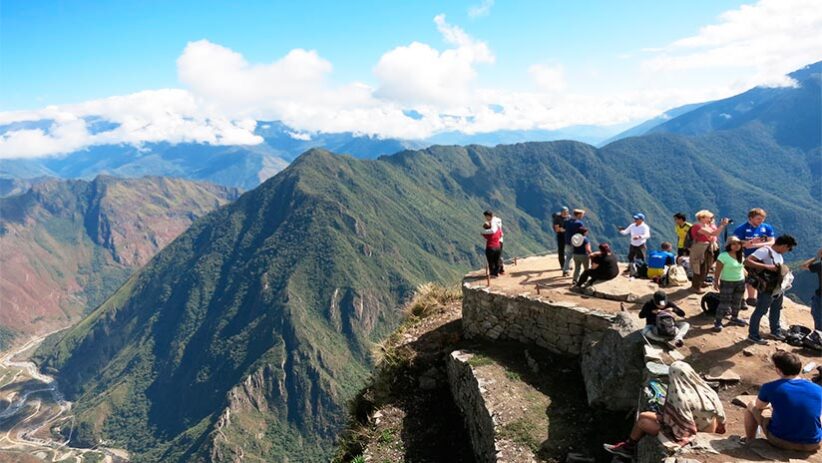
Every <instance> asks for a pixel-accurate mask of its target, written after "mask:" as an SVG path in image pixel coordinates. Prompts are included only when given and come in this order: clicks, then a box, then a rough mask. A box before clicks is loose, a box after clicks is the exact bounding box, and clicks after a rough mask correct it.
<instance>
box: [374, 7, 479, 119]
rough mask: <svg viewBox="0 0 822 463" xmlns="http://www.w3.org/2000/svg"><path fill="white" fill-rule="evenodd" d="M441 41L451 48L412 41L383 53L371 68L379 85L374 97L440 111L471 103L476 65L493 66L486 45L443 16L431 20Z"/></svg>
mask: <svg viewBox="0 0 822 463" xmlns="http://www.w3.org/2000/svg"><path fill="white" fill-rule="evenodd" d="M434 22H435V24H436V25H437V29H438V30H439V32H440V34H442V36H443V39H444V40H445V41H446V42H447V43H449V44H450V45H453V46H454V48H449V49H447V50H444V51H439V50H437V49H435V48H433V47H431V46H430V45H426V44H423V43H419V42H413V43H411V44H410V45H407V46H401V47H397V48H394V49H393V50H390V51H389V52H387V53H385V54H384V55H383V56H382V57H381V58H380V60H379V62H378V63H377V66H376V67H375V68H374V75H375V76H376V77H377V79H378V80H379V82H380V85H379V88H378V89H377V92H376V94H375V95H376V96H377V97H379V98H383V99H387V100H391V101H394V102H398V103H401V104H407V105H432V106H437V107H441V108H443V109H446V108H450V107H453V106H454V105H460V104H466V103H468V102H469V101H470V99H471V96H472V94H473V91H474V89H473V88H472V85H473V82H474V80H475V79H476V76H477V71H476V68H475V65H476V64H481V63H486V64H488V63H493V62H494V59H495V58H494V54H493V53H492V52H491V49H490V48H489V47H488V45H487V44H486V43H485V42H482V41H478V40H475V39H473V38H472V37H470V36H469V35H468V34H467V33H466V32H465V31H464V30H462V29H461V28H459V27H457V26H453V25H451V24H448V23H447V22H446V21H445V16H444V15H438V16H436V17H435V18H434Z"/></svg>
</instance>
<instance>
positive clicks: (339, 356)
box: [36, 63, 822, 462]
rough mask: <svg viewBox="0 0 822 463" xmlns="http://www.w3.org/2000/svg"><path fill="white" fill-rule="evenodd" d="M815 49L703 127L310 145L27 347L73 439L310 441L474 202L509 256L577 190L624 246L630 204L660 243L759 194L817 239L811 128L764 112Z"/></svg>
mask: <svg viewBox="0 0 822 463" xmlns="http://www.w3.org/2000/svg"><path fill="white" fill-rule="evenodd" d="M819 68H820V63H817V64H815V65H813V66H811V67H809V68H806V69H805V70H803V71H806V72H802V71H800V74H798V76H799V77H800V78H801V79H802V80H798V86H797V87H796V88H782V89H772V90H773V92H776V93H775V94H771V93H772V92H770V91H769V92H766V93H762V92H754V93H753V94H752V95H749V97H756V98H759V97H762V98H767V100H768V102H767V104H754V105H752V106H751V108H752V109H750V110H747V111H744V112H740V113H734V114H736V116H738V119H740V120H742V119H744V120H743V121H741V122H738V123H735V124H733V125H725V126H713V125H712V126H711V127H710V128H709V129H706V130H704V131H703V132H704V133H689V131H691V132H693V131H695V130H696V129H693V127H695V126H694V124H696V122H693V123H687V121H685V120H680V119H681V118H683V117H688V116H691V117H690V118H689V120H694V121H700V120H702V121H704V120H705V118H706V117H707V118H709V119H710V115H711V114H715V113H716V114H719V113H717V111H720V110H724V109H723V108H725V106H726V105H729V103H728V100H721V101H718V102H713V103H709V104H705V105H703V106H701V107H699V108H696V109H694V110H692V111H690V112H686V113H685V114H682V115H680V116H678V117H675V118H673V119H671V120H669V121H667V122H665V123H663V124H661V125H659V126H657V127H656V129H660V130H656V129H653V130H652V132H653V133H649V134H646V135H643V136H638V137H628V138H624V139H622V140H618V141H615V142H613V143H610V144H608V145H606V146H604V147H602V148H599V149H598V148H595V147H594V146H591V145H587V144H584V143H580V142H572V141H558V142H543V143H519V144H513V145H500V146H496V147H494V148H490V147H485V146H476V145H471V146H466V147H461V146H434V147H430V148H427V149H424V150H406V151H402V152H399V153H397V154H394V155H391V156H382V157H379V158H378V159H376V160H362V159H355V158H353V157H350V156H343V155H333V154H331V153H329V152H328V151H325V150H320V149H312V150H310V151H308V152H307V153H305V154H303V155H301V156H300V157H298V158H297V159H296V160H294V162H292V163H291V164H290V165H289V166H288V167H286V168H285V169H284V170H283V171H281V172H279V173H278V174H276V175H275V176H273V177H272V178H270V179H268V180H267V181H265V182H264V183H263V184H262V185H260V186H259V187H257V188H255V189H254V190H252V191H249V192H247V193H245V194H244V195H243V196H241V197H240V198H239V199H238V200H237V201H235V202H234V203H232V204H230V205H227V206H224V207H222V208H220V209H217V210H216V211H214V212H212V213H210V214H208V215H207V216H205V217H203V218H201V219H199V220H197V221H195V222H194V224H193V225H192V226H191V227H190V228H189V229H188V230H187V231H186V232H185V233H183V234H182V235H180V236H179V237H178V238H177V239H176V240H175V241H174V242H173V243H171V244H170V245H168V246H167V247H166V248H165V249H163V250H162V251H161V252H159V253H158V254H157V255H156V256H155V258H154V259H152V260H151V262H150V263H149V264H148V265H146V266H144V267H143V268H142V269H140V270H139V271H138V272H137V273H136V274H134V275H133V276H132V277H131V278H129V280H128V281H127V282H126V283H125V284H124V285H123V286H121V287H120V288H119V289H118V290H117V291H116V292H115V293H114V294H113V295H112V296H111V297H109V298H108V299H107V300H106V301H105V302H104V303H103V304H102V305H100V306H99V307H98V308H97V309H95V310H94V311H93V312H92V313H91V314H89V316H88V317H86V318H85V319H84V320H83V321H82V322H80V323H79V324H77V325H76V326H75V327H73V328H71V329H70V330H67V331H66V332H64V333H61V334H59V335H56V336H54V337H52V338H50V339H49V340H48V342H47V343H45V344H44V345H43V346H42V347H41V348H40V349H39V350H38V352H37V354H36V360H37V361H38V363H39V364H40V365H42V366H43V367H44V368H45V369H46V370H47V371H49V372H56V373H57V374H58V376H57V377H58V381H59V384H60V386H61V388H62V389H63V391H64V392H65V394H66V396H67V397H68V398H69V399H71V400H74V401H76V405H75V408H74V412H75V413H76V418H77V420H78V423H79V428H78V429H79V430H80V432H78V433H76V434H75V435H74V436H73V442H74V443H75V444H78V445H94V444H96V443H99V442H100V441H101V440H105V441H106V442H107V443H109V445H112V444H113V445H115V446H123V447H125V448H127V449H129V450H130V451H131V452H133V453H134V455H135V457H136V459H137V461H164V462H165V461H168V462H176V461H180V462H182V461H233V460H235V459H237V458H240V456H242V458H247V459H260V460H263V461H279V460H286V459H287V460H290V461H318V460H321V459H325V458H327V456H328V455H329V452H330V448H331V445H332V443H333V439H334V436H335V434H336V432H337V431H338V430H339V429H340V426H341V424H342V420H343V419H344V418H343V416H344V414H343V413H342V410H343V408H344V406H345V403H346V402H347V400H348V399H349V398H350V397H351V396H352V395H353V394H354V392H355V391H356V389H357V388H358V387H359V386H361V385H362V382H363V381H364V378H365V377H366V375H367V371H368V368H369V365H370V357H369V349H370V346H371V343H372V342H373V341H375V340H377V339H379V338H380V337H381V336H383V335H384V334H385V333H387V332H388V331H389V330H390V329H391V328H393V327H394V326H396V324H397V323H398V321H399V313H398V311H397V307H398V304H400V303H401V302H402V301H403V300H405V299H406V298H407V297H408V296H409V295H410V293H411V292H412V291H413V289H414V288H415V287H416V286H417V285H418V284H420V283H423V282H427V281H436V282H443V283H454V282H456V281H457V279H458V278H459V275H460V274H462V273H463V272H464V271H465V270H467V269H469V268H471V267H478V266H481V265H482V261H483V258H482V245H481V243H480V241H481V239H480V237H479V233H478V230H479V226H478V225H479V224H480V223H481V211H483V210H484V209H486V208H489V207H490V208H492V209H494V210H495V211H496V212H497V213H498V214H499V215H500V216H501V217H502V218H503V220H504V224H505V230H506V240H505V246H506V251H507V253H508V254H509V255H526V254H531V253H535V252H545V251H547V250H549V249H551V248H552V246H553V244H552V243H553V236H552V233H551V232H550V231H549V230H550V228H549V227H550V218H551V213H552V212H554V211H556V210H557V209H558V208H559V206H561V205H568V206H570V207H582V208H585V209H587V210H588V211H589V214H588V216H587V219H586V220H587V223H588V224H589V228H590V229H591V235H592V238H593V240H594V242H600V241H604V240H607V241H610V242H612V243H613V244H614V246H615V247H616V249H617V250H619V251H621V252H622V251H624V250H625V249H626V248H627V240H626V239H625V238H624V237H620V236H619V235H617V233H616V225H627V224H628V223H629V222H630V217H631V215H632V214H633V213H634V212H636V211H642V212H644V213H645V214H646V215H647V217H648V222H649V224H650V225H651V227H652V232H653V233H654V239H653V241H652V242H651V245H657V244H658V243H659V241H661V240H662V239H667V240H671V239H673V237H674V234H673V228H672V223H671V215H672V214H673V213H674V212H676V211H686V212H689V213H693V212H694V211H696V210H699V209H703V208H707V209H711V210H713V211H715V212H717V213H718V214H719V215H720V216H730V217H733V218H735V219H736V220H737V222H741V221H743V220H745V212H746V211H747V210H748V209H749V208H751V207H754V206H758V207H764V208H765V209H766V210H768V213H769V216H768V221H769V222H770V223H772V224H773V225H774V226H775V227H776V228H777V233H782V232H786V231H788V232H791V233H792V234H794V235H795V236H797V238H798V239H799V241H800V250H807V254H811V253H812V252H813V251H814V250H815V249H816V245H815V243H819V242H820V240H822V231H820V227H818V223H815V221H813V220H808V217H809V213H811V214H812V216H815V217H818V216H819V212H820V211H822V198H820V195H819V191H820V189H819V186H820V183H819V182H820V176H821V175H820V174H822V172H820V163H819V147H818V142H817V145H814V138H813V137H814V136H815V135H814V134H813V133H810V132H809V131H807V130H785V129H784V128H785V127H788V126H789V125H790V121H787V122H786V121H782V120H781V119H779V118H784V117H787V118H792V117H794V115H796V114H799V115H803V114H811V115H812V114H817V115H818V114H819V113H820V111H822V107H820V106H822V105H820V101H819V99H818V98H805V97H804V96H802V95H807V94H806V93H805V92H813V91H814V89H815V91H816V92H817V95H818V92H819V85H820V73H819ZM808 94H809V93H808ZM763 95H764V96H763ZM797 95H800V96H797ZM757 101H758V100H757ZM791 108H792V109H791ZM695 111H699V113H697V114H694V113H695ZM780 111H781V112H780ZM743 114H744V117H743ZM699 115H708V116H699ZM697 116H699V117H697ZM736 116H734V115H732V117H736ZM722 118H724V116H722ZM794 125H795V126H800V127H804V122H803V123H800V124H794ZM662 128H665V130H661V129H662ZM676 131H682V132H685V134H680V133H673V132H676ZM817 136H818V134H817ZM817 140H818V138H817ZM805 243H814V245H807V244H805ZM799 252H802V251H799Z"/></svg>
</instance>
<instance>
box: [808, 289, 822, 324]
mask: <svg viewBox="0 0 822 463" xmlns="http://www.w3.org/2000/svg"><path fill="white" fill-rule="evenodd" d="M811 316H812V317H813V329H815V330H822V301H820V300H819V296H817V295H816V294H814V295H813V296H812V297H811Z"/></svg>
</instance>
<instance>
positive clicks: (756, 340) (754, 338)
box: [748, 335, 768, 346]
mask: <svg viewBox="0 0 822 463" xmlns="http://www.w3.org/2000/svg"><path fill="white" fill-rule="evenodd" d="M748 341H750V342H752V343H754V344H759V345H760V346H767V345H768V341H766V340H764V339H762V338H760V337H758V336H753V335H748Z"/></svg>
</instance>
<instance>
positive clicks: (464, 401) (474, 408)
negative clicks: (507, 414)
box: [446, 350, 497, 463]
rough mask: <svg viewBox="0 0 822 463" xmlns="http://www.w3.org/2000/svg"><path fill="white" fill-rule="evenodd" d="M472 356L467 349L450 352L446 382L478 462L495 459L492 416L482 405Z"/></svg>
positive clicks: (479, 385) (483, 404)
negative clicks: (472, 365)
mask: <svg viewBox="0 0 822 463" xmlns="http://www.w3.org/2000/svg"><path fill="white" fill-rule="evenodd" d="M471 357H472V354H470V353H468V352H463V351H459V350H457V351H454V352H451V355H449V357H448V362H447V365H446V370H447V372H448V384H449V386H450V388H451V395H452V396H453V397H454V403H455V404H456V405H457V407H458V408H459V409H460V411H461V412H462V416H463V417H464V420H465V425H466V427H468V434H469V435H470V436H471V447H472V448H473V449H474V457H475V458H476V460H477V463H486V462H489V463H490V462H496V461H497V451H496V445H495V442H496V438H495V430H494V420H493V418H491V413H490V412H489V411H488V408H487V407H486V406H485V399H483V397H482V385H481V384H479V380H478V378H477V377H476V376H475V375H474V372H473V369H472V368H471V365H470V364H469V363H468V360H470V359H471Z"/></svg>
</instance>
